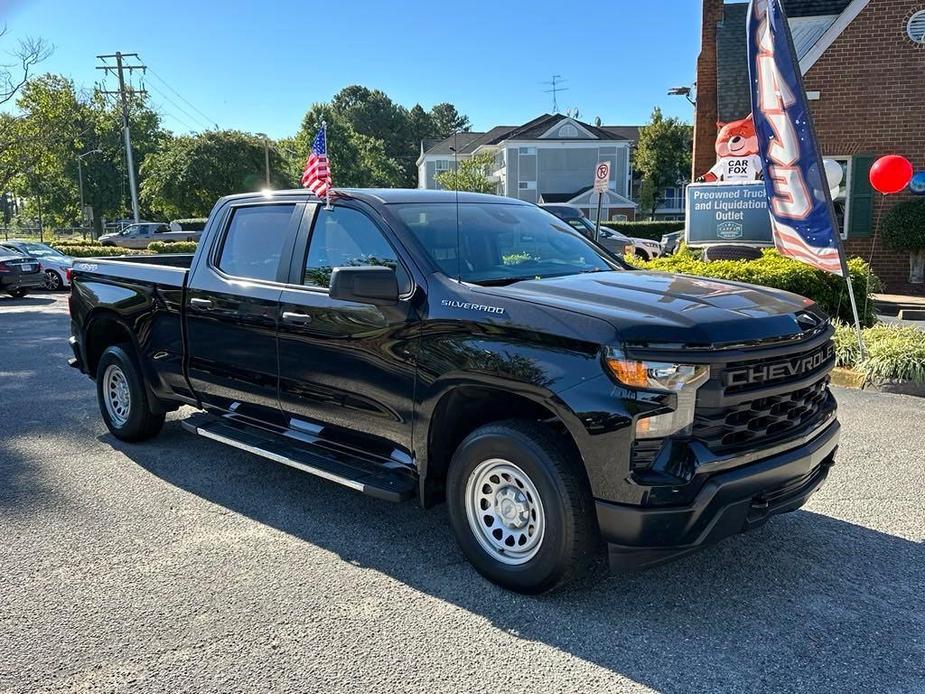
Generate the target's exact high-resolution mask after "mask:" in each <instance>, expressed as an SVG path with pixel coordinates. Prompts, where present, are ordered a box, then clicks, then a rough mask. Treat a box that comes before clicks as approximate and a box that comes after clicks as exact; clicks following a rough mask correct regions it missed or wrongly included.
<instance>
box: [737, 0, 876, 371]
mask: <svg viewBox="0 0 925 694" xmlns="http://www.w3.org/2000/svg"><path fill="white" fill-rule="evenodd" d="M755 1H756V0H750V2H749V13H748V14H749V17H751V16H752V12H754V4H755ZM765 2H767V4H766V6H765V7H766V9H765V11H766V12H767V13H768V14H770V11H771V3H772V2H774V3H776V5H777V9H778V10H779V13H780V16H781V18H782V19H783V21H784V26H785V27H786V29H787V31H785V32H784V33H785V34H786V36H787V46H788V48H789V49H790V57H791V60H792V61H793V64H794V65H795V66H796V70H794V72H795V76H796V80H797V84H798V85H799V87H800V91H801V92H802V94H803V97H804V100H805V98H806V85H805V83H804V82H803V71H802V70H801V69H800V58H799V56H797V50H796V47H795V46H794V45H793V35H792V34H791V33H790V27H789V25H788V23H787V13H786V12H785V11H784V5H783V3H782V2H780V0H765ZM768 21H770V20H768ZM749 40H750V41H751V40H752V37H751V36H749ZM806 116H807V118H806V125H807V127H808V129H809V132H810V135H811V137H812V143H813V150H814V154H815V158H816V164H817V166H818V167H820V170H819V180H820V181H821V182H822V184H823V185H822V188H823V191H822V193H823V195H825V201H826V205H827V206H828V208H829V221H832V220H836V219H838V217H836V216H835V206H834V205H833V204H832V193H831V191H830V189H829V181H828V178H827V177H826V175H825V166H824V162H823V159H822V152H821V150H820V149H819V138H818V137H817V136H816V123H815V119H814V118H813V117H812V112H811V111H810V110H809V104H808V102H807V109H806ZM832 240H833V241H834V242H835V247H836V248H837V249H838V260H839V262H840V263H841V272H842V277H844V278H845V283H846V284H847V286H848V298H849V300H850V301H851V313H852V314H853V315H854V329H855V331H856V333H857V338H858V349H859V350H860V351H861V359H866V358H867V348H866V347H865V345H864V336H863V334H862V333H861V318H860V315H859V314H858V304H857V301H856V300H855V298H854V287H853V286H852V284H851V272H850V271H849V270H848V257H847V256H846V255H845V245H844V244H843V243H842V238H841V231H839V230H838V229H836V228H835V227H834V226H833V227H832ZM866 291H870V287H869V286H868V287H867V288H866Z"/></svg>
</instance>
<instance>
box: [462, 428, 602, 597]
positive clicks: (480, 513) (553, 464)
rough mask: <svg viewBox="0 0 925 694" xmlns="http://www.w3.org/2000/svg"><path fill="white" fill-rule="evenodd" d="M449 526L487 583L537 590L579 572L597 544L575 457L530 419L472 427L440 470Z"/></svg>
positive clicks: (585, 484)
mask: <svg viewBox="0 0 925 694" xmlns="http://www.w3.org/2000/svg"><path fill="white" fill-rule="evenodd" d="M447 501H448V506H449V509H448V510H449V515H450V523H451V525H452V527H453V532H454V533H455V535H456V540H457V542H458V543H459V546H460V548H461V549H462V551H463V554H465V555H466V558H467V559H468V560H469V561H470V562H471V563H472V565H473V566H474V567H475V569H476V570H477V571H478V572H479V573H480V574H482V575H483V576H485V577H486V578H487V579H489V580H490V581H492V582H494V583H497V584H498V585H500V586H503V587H504V588H508V589H510V590H514V591H517V592H520V593H529V594H535V593H542V592H544V591H547V590H551V589H553V588H556V587H557V586H560V585H562V584H564V583H566V582H567V581H569V580H571V579H572V578H574V577H575V576H576V575H577V574H579V573H581V572H582V571H583V570H584V569H585V568H586V566H587V564H588V563H589V560H590V559H591V557H592V556H593V553H594V550H595V547H596V546H597V541H598V532H597V524H596V522H595V519H594V513H593V500H592V498H591V491H590V489H589V487H588V482H587V478H586V477H585V474H584V471H583V470H582V468H581V463H580V461H579V460H578V459H577V455H576V454H575V453H574V452H573V451H572V450H571V448H570V447H569V446H567V445H565V442H564V441H563V439H562V436H561V435H559V434H556V433H555V432H554V431H552V430H551V429H549V428H548V427H546V426H544V425H542V424H539V423H537V422H530V421H521V420H510V421H506V422H500V423H497V424H489V425H487V426H483V427H481V428H479V429H477V430H475V431H474V432H472V433H471V434H470V435H469V436H467V437H466V439H465V440H464V441H463V442H462V443H461V444H460V445H459V448H457V449H456V453H455V454H454V455H453V460H452V461H451V463H450V469H449V471H448V475H447Z"/></svg>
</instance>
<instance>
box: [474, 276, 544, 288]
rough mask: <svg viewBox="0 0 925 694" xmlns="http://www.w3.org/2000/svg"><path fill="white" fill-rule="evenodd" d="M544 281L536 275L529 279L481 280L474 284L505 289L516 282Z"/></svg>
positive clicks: (500, 278)
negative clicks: (504, 287)
mask: <svg viewBox="0 0 925 694" xmlns="http://www.w3.org/2000/svg"><path fill="white" fill-rule="evenodd" d="M538 279H542V278H541V277H538V276H536V275H530V276H529V277H496V278H494V279H490V280H479V281H477V282H474V284H477V285H479V286H481V287H503V286H505V285H508V284H514V283H515V282H527V281H529V280H538Z"/></svg>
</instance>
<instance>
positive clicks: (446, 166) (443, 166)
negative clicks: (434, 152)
mask: <svg viewBox="0 0 925 694" xmlns="http://www.w3.org/2000/svg"><path fill="white" fill-rule="evenodd" d="M449 170H450V160H449V159H437V161H435V162H434V171H438V172H439V171H449Z"/></svg>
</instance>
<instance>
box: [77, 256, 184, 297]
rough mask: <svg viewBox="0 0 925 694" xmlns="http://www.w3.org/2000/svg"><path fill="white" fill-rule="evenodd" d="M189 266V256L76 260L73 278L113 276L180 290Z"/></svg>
mask: <svg viewBox="0 0 925 694" xmlns="http://www.w3.org/2000/svg"><path fill="white" fill-rule="evenodd" d="M192 263H193V255H192V254H187V253H184V254H176V255H150V256H149V255H127V256H116V257H110V258H80V259H78V260H76V261H75V262H74V268H73V272H74V274H75V275H86V276H91V275H92V276H97V277H100V276H101V277H113V278H119V279H126V280H135V281H139V282H144V283H150V284H153V285H159V286H167V287H177V288H181V287H183V286H184V285H185V283H186V275H187V273H188V272H189V268H190V266H191V265H192Z"/></svg>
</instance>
